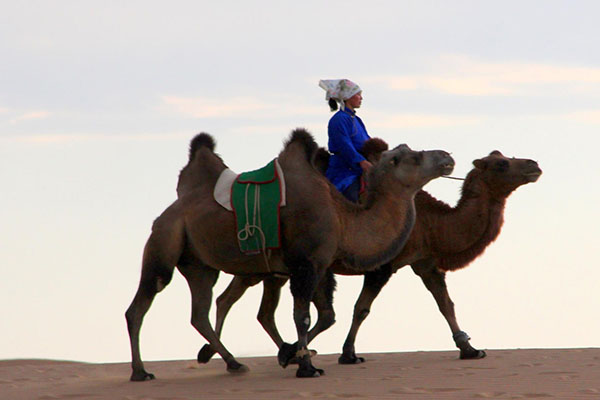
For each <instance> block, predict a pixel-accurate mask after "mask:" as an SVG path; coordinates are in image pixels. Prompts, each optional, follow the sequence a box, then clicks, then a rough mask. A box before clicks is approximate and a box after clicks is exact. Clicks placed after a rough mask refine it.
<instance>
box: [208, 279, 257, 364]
mask: <svg viewBox="0 0 600 400" xmlns="http://www.w3.org/2000/svg"><path fill="white" fill-rule="evenodd" d="M261 279H262V278H260V277H242V276H234V277H233V279H232V280H231V282H230V283H229V286H227V288H226V289H225V290H224V291H223V293H222V294H221V295H220V296H219V297H218V298H217V321H216V323H215V333H216V334H217V337H219V338H220V337H221V332H222V331H223V324H224V323H225V318H226V317H227V314H228V313H229V310H231V307H232V306H233V305H234V304H235V303H236V302H237V301H238V300H239V299H240V298H241V297H242V296H243V295H244V293H245V292H246V290H247V289H248V288H249V287H251V286H254V285H256V284H257V283H258V282H260V281H261ZM215 353H216V351H215V349H214V348H213V347H212V346H211V345H210V344H205V345H204V346H203V347H202V348H201V349H200V351H199V352H198V357H197V359H198V362H199V363H201V364H205V363H207V362H209V361H210V359H211V358H212V356H214V355H215Z"/></svg>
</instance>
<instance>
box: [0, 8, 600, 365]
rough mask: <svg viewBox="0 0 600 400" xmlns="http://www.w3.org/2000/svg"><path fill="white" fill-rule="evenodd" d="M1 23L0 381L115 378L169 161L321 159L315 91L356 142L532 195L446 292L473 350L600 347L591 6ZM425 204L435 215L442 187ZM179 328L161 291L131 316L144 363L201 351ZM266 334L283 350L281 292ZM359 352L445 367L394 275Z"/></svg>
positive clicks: (413, 283) (354, 286)
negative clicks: (518, 175)
mask: <svg viewBox="0 0 600 400" xmlns="http://www.w3.org/2000/svg"><path fill="white" fill-rule="evenodd" d="M0 1H1V2H2V10H3V11H2V13H1V14H0V54H1V62H0V184H1V189H0V190H1V192H2V194H1V196H0V213H1V214H0V218H1V221H2V224H1V225H0V226H1V228H0V268H1V269H2V275H3V279H2V280H0V316H1V320H2V323H1V329H0V343H2V346H0V359H12V358H51V359H67V360H76V361H86V362H128V361H129V360H130V350H129V340H128V335H127V330H126V324H125V318H124V312H125V310H126V308H127V307H128V306H129V304H130V302H131V300H132V298H133V295H134V293H135V291H136V289H137V284H138V281H139V274H140V267H141V256H142V250H143V247H144V244H145V241H146V239H147V237H148V235H149V233H150V228H151V224H152V221H153V220H154V219H155V218H156V217H157V216H158V215H159V214H160V213H161V212H162V211H163V210H164V209H165V208H166V207H168V206H169V205H170V204H171V203H172V202H173V201H174V200H175V199H176V193H175V188H176V184H177V176H178V173H179V171H180V170H181V168H183V166H184V165H185V164H186V161H187V153H188V146H189V141H190V140H191V139H192V137H193V136H194V135H195V134H196V133H198V132H208V133H210V134H211V135H213V136H214V138H215V140H216V142H217V152H218V153H219V154H220V155H221V156H222V157H223V159H224V160H225V162H226V163H227V164H228V166H229V167H230V168H232V169H233V170H235V171H237V172H243V171H248V170H253V169H256V168H258V167H261V166H263V165H264V164H266V163H267V162H269V161H270V160H271V159H272V158H273V157H275V156H276V155H277V154H278V152H279V151H280V150H281V149H282V143H283V141H284V140H285V139H286V137H287V136H288V135H289V133H290V132H291V130H292V129H294V128H296V127H305V128H307V129H308V130H309V131H310V132H311V133H312V134H313V135H314V136H315V138H316V140H317V141H318V143H319V144H320V145H322V146H326V145H327V121H328V119H329V118H330V116H331V113H330V112H329V108H328V106H327V103H326V101H325V92H324V91H323V90H322V89H320V88H319V87H318V81H319V79H335V78H349V79H351V80H353V81H354V82H357V83H358V84H359V85H360V86H361V88H362V89H363V96H364V100H363V104H362V107H361V108H360V110H359V115H360V116H361V118H362V119H363V121H364V122H365V124H366V126H367V130H368V131H369V133H370V135H371V136H372V137H380V138H383V139H384V140H386V141H387V142H388V143H389V144H390V145H391V146H396V145H398V144H401V143H407V144H408V145H409V146H411V147H412V148H413V149H416V150H420V149H444V150H446V151H449V152H451V153H452V155H453V157H454V159H455V161H456V168H455V171H454V175H455V176H459V177H460V176H465V175H466V174H467V172H468V171H469V170H470V169H471V167H472V164H471V162H472V161H473V160H475V159H477V158H481V157H484V156H486V155H487V154H488V153H490V152H491V151H492V150H500V151H502V152H503V153H504V154H505V155H507V156H515V157H522V158H531V159H535V160H537V161H538V162H539V165H540V167H541V168H542V170H543V171H544V174H543V175H542V177H541V178H540V180H539V181H538V182H536V183H533V184H529V185H526V186H523V187H521V188H519V189H518V190H517V191H516V192H514V193H513V194H512V195H511V196H510V198H509V199H508V201H507V204H506V212H505V223H504V227H503V230H502V232H501V234H500V236H499V237H498V239H497V240H496V241H495V242H494V243H493V244H492V245H490V246H489V248H488V249H487V250H486V252H485V253H484V254H483V256H481V257H480V258H478V259H477V260H475V261H474V262H473V263H472V264H471V265H470V266H469V267H467V268H466V269H463V270H460V271H457V272H453V273H449V274H448V275H447V283H448V288H449V292H450V296H451V297H452V299H453V301H454V303H455V306H456V314H457V318H458V322H459V324H460V325H461V327H462V328H463V330H465V331H466V332H467V333H468V334H469V335H470V336H471V337H472V340H471V344H472V345H473V346H475V347H477V348H481V349H507V348H564V347H568V348H571V347H580V348H581V347H583V348H585V347H598V346H600V320H599V319H598V318H597V313H598V309H599V308H600V295H599V291H598V289H599V288H600V268H599V267H600V264H599V263H598V261H597V248H598V243H599V238H600V215H599V212H598V204H599V201H600V189H599V188H598V185H597V182H598V176H599V174H600V163H598V162H597V161H596V160H595V156H596V155H597V148H598V147H599V146H600V140H599V139H598V131H599V129H600V52H598V51H597V49H598V48H600V25H598V23H597V16H598V15H599V14H600V4H599V3H598V2H595V1H577V0H575V1H552V0H549V1H531V0H528V1H522V0H520V1H512V0H507V1H503V2H492V1H475V0H473V1H461V0H458V1H452V2H447V1H377V0H373V1H369V2H359V1H353V0H347V1H343V2H340V1H330V2H322V1H311V0H308V1H303V2H298V1H296V2H289V1H266V0H257V1H253V2H242V1H227V0H223V1H220V2H214V1H210V2H209V1H204V0H201V1H193V2H192V1H170V2H157V1H143V2H142V1H129V2H119V1H102V2H100V1H95V0H89V1H67V0H65V1H56V2H50V1H27V2H14V1H5V0H0ZM425 189H426V190H428V191H429V192H430V193H431V194H433V195H434V196H435V197H437V198H438V199H440V200H443V201H445V202H447V203H449V204H451V205H454V204H456V202H457V200H458V198H459V194H460V182H459V181H451V180H441V179H438V180H435V181H433V182H431V183H429V184H428V185H427V186H426V187H425ZM229 281H230V276H228V275H225V274H222V275H221V277H220V278H219V281H218V283H217V285H216V286H215V291H214V294H215V298H216V296H217V295H218V294H219V293H221V292H222V290H223V289H224V288H225V287H226V286H227V284H228V283H229ZM361 285H362V278H360V277H339V278H338V289H337V291H336V294H335V303H334V305H335V309H336V312H337V323H336V324H335V325H334V326H333V327H332V328H331V329H329V330H328V331H327V332H324V333H323V334H321V336H319V337H318V338H317V339H316V340H315V341H314V342H313V343H311V346H310V347H311V348H314V349H316V350H317V351H318V352H320V353H339V352H341V348H342V343H343V341H344V339H345V336H346V333H347V331H348V329H349V326H350V321H351V316H352V308H353V304H354V301H355V300H356V298H357V296H358V293H359V291H360V288H361ZM261 294H262V289H261V287H260V285H259V286H256V287H253V288H251V289H249V291H248V292H247V294H246V295H245V296H244V297H243V298H242V299H241V300H240V302H239V303H238V304H236V305H235V306H234V308H233V309H232V311H231V313H230V315H229V318H228V320H227V322H226V324H225V330H224V334H223V342H224V344H225V345H226V346H227V347H228V348H229V350H230V351H231V352H232V353H233V354H235V355H236V356H239V357H243V356H270V355H274V354H276V351H277V350H276V348H275V345H274V344H273V343H272V342H271V341H270V339H269V338H268V336H267V335H266V334H265V333H264V332H263V331H262V328H261V327H260V325H259V324H258V322H257V321H256V319H255V316H256V313H257V311H258V306H259V302H260V296H261ZM313 311H314V310H313ZM213 312H214V307H213ZM211 315H212V316H213V318H214V313H212V314H211ZM189 321H190V294H189V290H188V288H187V284H186V283H185V280H184V279H183V277H182V276H181V275H180V274H179V273H178V272H176V273H175V275H174V278H173V281H172V283H171V284H170V285H169V286H168V287H167V288H166V289H165V290H164V291H163V292H162V293H160V294H159V295H158V296H157V298H156V299H155V301H154V304H153V306H152V308H151V309H150V311H149V312H148V314H147V315H146V319H145V321H144V325H143V327H142V332H141V351H142V356H143V358H144V359H145V360H168V359H193V358H195V355H196V352H197V350H198V349H199V348H200V347H201V346H202V345H203V344H205V343H206V341H205V340H204V339H203V338H202V337H201V336H200V335H199V334H198V333H197V332H196V331H195V330H194V328H193V327H192V326H191V324H190V322H189ZM277 321H278V324H279V327H280V331H281V333H282V335H283V337H284V339H286V340H287V341H288V342H293V341H295V339H296V336H295V328H294V326H293V321H292V302H291V295H290V293H289V287H288V286H286V287H285V288H284V292H283V295H282V300H281V304H280V307H279V309H278V311H277ZM356 349H357V353H359V354H360V353H367V352H394V351H431V350H452V349H455V347H454V343H453V341H452V337H451V333H450V329H449V328H448V326H447V324H446V322H445V320H444V319H443V317H442V315H441V314H440V313H439V311H438V310H437V307H436V305H435V302H434V300H433V298H432V296H431V295H430V294H429V293H428V292H427V290H426V289H425V288H424V286H423V285H422V283H421V282H420V280H419V279H418V278H417V277H416V275H414V274H413V273H412V271H410V269H409V268H404V269H402V270H400V271H398V272H397V273H396V274H395V275H394V276H393V277H392V279H391V280H390V283H389V284H388V285H387V286H386V287H385V288H384V289H383V291H382V293H381V295H380V296H379V297H378V298H377V299H376V301H375V302H374V304H373V307H372V310H371V314H370V316H369V318H368V319H367V320H366V321H365V322H364V323H363V325H362V328H361V330H360V332H359V336H358V339H357V342H356ZM457 355H458V353H457Z"/></svg>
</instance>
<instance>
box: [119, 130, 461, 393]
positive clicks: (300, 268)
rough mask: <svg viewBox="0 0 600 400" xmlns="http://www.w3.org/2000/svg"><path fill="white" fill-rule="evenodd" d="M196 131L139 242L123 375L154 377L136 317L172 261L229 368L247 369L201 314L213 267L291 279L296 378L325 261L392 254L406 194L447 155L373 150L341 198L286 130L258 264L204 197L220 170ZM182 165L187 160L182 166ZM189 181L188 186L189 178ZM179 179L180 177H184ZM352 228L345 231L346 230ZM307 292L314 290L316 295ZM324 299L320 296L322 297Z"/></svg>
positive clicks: (403, 233) (442, 166)
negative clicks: (275, 243) (275, 221)
mask: <svg viewBox="0 0 600 400" xmlns="http://www.w3.org/2000/svg"><path fill="white" fill-rule="evenodd" d="M209 138H210V137H209V136H208V135H203V136H201V137H197V138H196V139H195V140H194V141H192V144H191V148H190V159H189V165H188V166H186V168H184V170H183V171H182V172H181V174H180V181H181V182H180V185H178V195H179V196H180V197H179V198H178V199H177V200H176V201H175V202H174V203H173V204H172V205H171V206H169V207H168V208H167V209H166V210H165V211H164V212H163V213H162V214H161V215H160V216H159V217H158V218H157V219H156V220H155V221H154V224H153V225H152V233H151V234H150V237H149V238H148V241H147V243H146V246H145V248H144V255H143V259H142V272H141V279H140V284H139V286H138V290H137V292H136V294H135V297H134V299H133V301H132V303H131V305H130V306H129V308H128V310H127V312H126V313H125V315H126V319H127V326H128V331H129V337H130V344H131V352H132V375H131V380H134V381H142V380H148V379H153V378H154V375H152V374H151V373H148V372H146V370H145V369H144V365H143V362H142V359H141V355H140V349H139V334H140V329H141V325H142V321H143V317H144V315H145V314H146V312H147V311H148V309H149V308H150V306H151V303H152V301H153V299H154V297H155V296H156V294H157V293H158V292H160V291H161V290H162V289H163V288H164V287H165V286H166V285H167V284H168V283H169V282H170V280H171V278H172V275H173V271H174V269H175V268H178V270H179V271H180V272H181V273H182V275H183V276H184V277H185V279H186V280H187V282H188V284H189V287H190V291H191V294H192V325H193V326H194V327H195V328H196V329H197V330H198V332H199V333H200V334H201V335H202V336H204V338H205V339H207V340H208V342H209V343H210V346H211V347H212V348H213V349H215V350H216V351H217V352H218V353H219V354H220V355H221V357H222V358H223V360H224V361H225V363H226V364H227V369H228V370H229V371H231V372H242V371H245V370H247V368H246V367H245V366H243V365H242V364H240V363H239V362H237V360H235V358H234V357H233V355H232V354H231V353H230V352H229V351H228V350H227V349H226V348H225V346H224V345H223V344H222V343H221V341H220V340H219V337H218V336H217V335H216V334H215V331H214V330H213V328H212V326H211V325H210V322H209V319H208V312H209V309H210V305H211V302H212V287H213V285H214V284H215V282H216V279H217V276H218V274H219V271H223V272H226V273H229V274H234V275H256V274H261V273H263V274H264V273H272V272H279V273H285V274H288V275H289V277H290V287H291V292H292V295H293V297H294V312H293V317H294V322H295V324H296V329H297V332H298V342H297V353H296V356H297V358H298V360H299V361H298V364H299V366H298V370H297V372H296V376H298V377H316V376H319V375H321V374H322V373H323V371H322V370H320V369H317V368H315V367H314V366H313V365H312V362H311V359H310V352H309V351H308V350H307V347H306V346H307V343H308V336H307V334H308V328H309V327H310V313H309V305H310V302H311V301H313V302H315V304H316V305H317V306H318V307H319V309H321V310H323V309H330V308H331V309H332V305H331V304H330V303H331V302H330V300H331V299H330V298H328V297H327V296H323V297H322V298H321V297H320V296H319V294H322V293H327V290H326V287H329V288H330V289H331V285H330V284H329V283H328V280H327V279H324V277H325V278H326V277H327V276H328V274H327V272H328V268H329V267H330V266H331V265H332V264H333V262H334V261H336V260H340V261H343V262H344V263H345V265H347V266H348V267H349V268H352V269H353V270H355V271H356V272H357V273H364V272H366V271H368V270H371V269H375V268H377V267H378V266H379V265H381V264H383V263H386V262H388V261H390V260H391V259H393V258H394V257H395V256H396V255H397V254H398V253H399V252H400V251H401V250H402V247H403V246H404V244H405V242H406V240H407V238H408V236H409V234H410V231H411V230H412V227H413V226H414V220H415V214H414V196H415V194H416V193H417V192H418V191H419V190H420V188H421V187H422V186H423V185H425V184H426V183H427V182H429V181H430V180H431V179H434V178H437V177H439V176H442V175H444V174H448V173H450V172H451V171H452V169H453V166H454V161H453V160H452V158H451V157H450V155H449V154H448V153H446V152H444V151H440V150H436V151H427V152H416V151H412V150H411V149H410V148H408V146H406V145H401V146H398V147H396V148H394V149H392V150H390V151H387V152H385V153H383V154H382V156H381V162H380V163H378V165H377V167H376V168H373V169H372V171H371V173H370V176H369V182H370V183H369V185H370V190H369V196H368V199H367V201H366V203H365V205H364V206H363V207H361V206H358V205H355V204H352V203H350V202H348V201H347V200H345V199H344V198H343V196H341V195H340V194H339V193H338V192H337V190H336V189H335V188H334V187H333V186H332V185H331V184H330V183H329V182H328V181H327V179H326V178H325V177H323V175H322V174H320V173H319V172H318V171H317V170H316V169H315V168H314V167H313V165H312V158H313V156H314V154H315V151H316V149H317V147H318V146H317V145H316V143H315V142H314V139H313V138H312V136H311V135H310V134H309V133H308V132H306V131H305V130H301V129H298V130H296V131H294V132H293V133H292V135H291V137H290V139H289V140H288V141H287V143H286V144H285V146H284V149H283V151H282V152H281V153H280V154H279V164H280V166H281V168H282V170H283V172H284V176H285V178H286V201H287V205H286V206H285V207H283V208H282V209H281V232H282V248H281V250H276V251H273V252H272V254H271V258H270V260H269V263H268V264H267V263H266V261H265V258H264V257H263V255H256V256H248V255H245V254H242V253H241V251H240V249H239V247H238V243H237V235H236V227H235V221H234V216H233V213H231V212H229V211H227V210H225V209H224V208H222V207H221V206H220V205H218V204H217V203H216V201H215V200H214V199H213V196H212V193H213V190H212V189H213V187H214V183H215V182H216V180H217V179H218V176H219V174H220V173H221V172H222V171H223V170H224V169H225V168H226V166H225V164H224V163H223V161H222V160H221V159H220V158H219V157H218V156H216V155H215V154H214V141H213V140H210V139H209ZM188 167H190V168H188ZM190 182H191V183H196V184H197V185H192V186H189V185H188V184H189V183H190ZM183 183H187V184H183ZM349 232H351V233H352V234H348V233H349ZM315 293H316V294H317V295H315ZM328 302H329V303H328Z"/></svg>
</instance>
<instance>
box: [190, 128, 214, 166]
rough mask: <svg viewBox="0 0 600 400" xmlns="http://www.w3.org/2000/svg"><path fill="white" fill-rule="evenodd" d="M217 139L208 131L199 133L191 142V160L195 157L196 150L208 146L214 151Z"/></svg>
mask: <svg viewBox="0 0 600 400" xmlns="http://www.w3.org/2000/svg"><path fill="white" fill-rule="evenodd" d="M215 145H216V143H215V139H213V137H212V136H211V135H209V134H208V133H204V132H202V133H199V134H197V135H196V136H194V138H193V139H192V141H191V142H190V161H192V160H193V159H194V154H196V150H198V149H200V148H202V147H206V148H208V149H209V150H210V151H212V152H213V153H214V151H215Z"/></svg>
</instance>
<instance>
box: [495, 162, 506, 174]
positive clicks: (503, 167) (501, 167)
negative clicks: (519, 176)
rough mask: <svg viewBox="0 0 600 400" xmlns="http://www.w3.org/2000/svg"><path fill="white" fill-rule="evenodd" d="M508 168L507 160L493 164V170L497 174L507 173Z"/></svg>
mask: <svg viewBox="0 0 600 400" xmlns="http://www.w3.org/2000/svg"><path fill="white" fill-rule="evenodd" d="M508 167H509V163H508V160H500V161H496V163H495V164H494V170H496V171H497V172H506V171H508Z"/></svg>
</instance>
